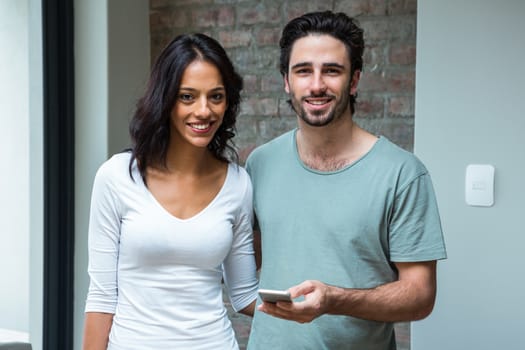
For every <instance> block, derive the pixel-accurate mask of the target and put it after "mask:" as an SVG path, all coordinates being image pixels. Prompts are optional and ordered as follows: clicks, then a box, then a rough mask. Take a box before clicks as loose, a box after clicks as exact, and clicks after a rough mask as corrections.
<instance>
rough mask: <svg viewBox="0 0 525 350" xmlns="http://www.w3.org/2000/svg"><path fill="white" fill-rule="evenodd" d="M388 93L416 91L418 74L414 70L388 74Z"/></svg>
mask: <svg viewBox="0 0 525 350" xmlns="http://www.w3.org/2000/svg"><path fill="white" fill-rule="evenodd" d="M386 76H387V79H386V83H387V85H386V91H387V92H389V93H400V92H413V91H415V80H416V73H415V71H414V70H405V71H392V72H389V73H387V74H386Z"/></svg>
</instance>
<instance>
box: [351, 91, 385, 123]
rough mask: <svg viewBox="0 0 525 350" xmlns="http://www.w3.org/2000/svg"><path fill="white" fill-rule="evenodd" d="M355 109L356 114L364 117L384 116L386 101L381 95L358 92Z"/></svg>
mask: <svg viewBox="0 0 525 350" xmlns="http://www.w3.org/2000/svg"><path fill="white" fill-rule="evenodd" d="M355 110H356V114H359V116H360V117H363V118H377V117H382V116H383V115H384V111H385V101H384V99H383V97H381V96H374V95H373V94H369V95H364V94H359V92H358V96H357V103H356V106H355Z"/></svg>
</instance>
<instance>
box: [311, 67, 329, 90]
mask: <svg viewBox="0 0 525 350" xmlns="http://www.w3.org/2000/svg"><path fill="white" fill-rule="evenodd" d="M310 88H311V90H312V93H314V94H319V93H324V92H325V91H326V83H325V81H324V78H323V75H322V74H321V73H320V72H315V73H314V74H313V76H312V84H311V87H310Z"/></svg>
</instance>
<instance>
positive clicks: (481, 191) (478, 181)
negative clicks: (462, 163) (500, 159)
mask: <svg viewBox="0 0 525 350" xmlns="http://www.w3.org/2000/svg"><path fill="white" fill-rule="evenodd" d="M494 172H495V169H494V167H493V166H492V165H490V164H469V165H468V166H467V171H466V174H465V201H466V202H467V204H468V205H472V206H480V207H490V206H492V205H494Z"/></svg>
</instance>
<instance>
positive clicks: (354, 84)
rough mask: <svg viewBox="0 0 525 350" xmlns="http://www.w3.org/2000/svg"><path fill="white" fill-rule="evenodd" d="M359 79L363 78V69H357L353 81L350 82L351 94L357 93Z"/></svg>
mask: <svg viewBox="0 0 525 350" xmlns="http://www.w3.org/2000/svg"><path fill="white" fill-rule="evenodd" d="M359 79H361V71H360V70H355V71H354V75H352V82H351V83H350V95H355V94H356V93H357V85H358V84H359Z"/></svg>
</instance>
